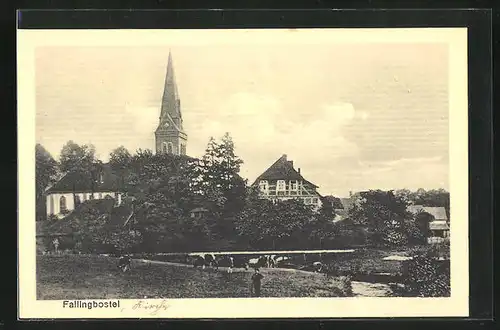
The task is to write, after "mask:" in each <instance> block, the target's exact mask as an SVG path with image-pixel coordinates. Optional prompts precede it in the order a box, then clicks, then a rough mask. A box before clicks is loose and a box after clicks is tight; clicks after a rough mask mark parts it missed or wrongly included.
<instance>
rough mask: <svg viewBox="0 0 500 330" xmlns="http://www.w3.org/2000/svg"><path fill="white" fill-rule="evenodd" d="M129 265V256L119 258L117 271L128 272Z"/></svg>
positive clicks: (130, 260) (130, 261)
mask: <svg viewBox="0 0 500 330" xmlns="http://www.w3.org/2000/svg"><path fill="white" fill-rule="evenodd" d="M131 263H132V259H131V258H130V257H129V256H127V255H125V256H121V257H120V259H118V269H120V270H121V271H122V272H124V273H125V272H126V271H128V270H130V265H131Z"/></svg>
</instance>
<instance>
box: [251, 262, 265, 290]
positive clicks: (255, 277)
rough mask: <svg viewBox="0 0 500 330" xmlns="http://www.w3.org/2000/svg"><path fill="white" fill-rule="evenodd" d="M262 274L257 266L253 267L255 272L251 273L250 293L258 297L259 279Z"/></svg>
mask: <svg viewBox="0 0 500 330" xmlns="http://www.w3.org/2000/svg"><path fill="white" fill-rule="evenodd" d="M262 278H264V276H263V275H262V274H261V273H260V272H259V268H255V273H253V275H252V289H251V290H252V291H251V293H252V295H253V296H254V297H260V284H261V283H260V281H261V280H262Z"/></svg>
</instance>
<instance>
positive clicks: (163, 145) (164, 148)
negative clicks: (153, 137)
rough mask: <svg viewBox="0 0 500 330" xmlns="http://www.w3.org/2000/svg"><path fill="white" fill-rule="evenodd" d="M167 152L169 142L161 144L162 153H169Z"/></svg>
mask: <svg viewBox="0 0 500 330" xmlns="http://www.w3.org/2000/svg"><path fill="white" fill-rule="evenodd" d="M167 151H168V147H167V142H163V143H162V144H161V152H162V153H167Z"/></svg>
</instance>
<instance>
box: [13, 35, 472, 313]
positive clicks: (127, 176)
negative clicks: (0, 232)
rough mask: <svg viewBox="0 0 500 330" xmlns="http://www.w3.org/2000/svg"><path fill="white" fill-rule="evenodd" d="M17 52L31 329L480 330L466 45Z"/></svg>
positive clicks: (437, 40) (29, 40) (89, 39)
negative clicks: (267, 327)
mask: <svg viewBox="0 0 500 330" xmlns="http://www.w3.org/2000/svg"><path fill="white" fill-rule="evenodd" d="M18 34H19V38H20V41H19V43H20V44H19V45H20V46H19V48H18V57H19V59H20V61H19V67H18V70H19V88H20V92H23V93H26V95H28V94H29V97H26V98H24V100H23V101H20V102H19V114H20V122H19V125H20V141H19V149H20V150H21V149H22V152H23V155H25V156H23V157H24V158H23V157H20V164H21V165H20V166H25V167H20V171H22V173H24V174H20V177H23V180H24V181H23V180H21V179H20V197H19V198H20V205H24V207H22V208H23V211H22V212H21V211H20V214H19V228H20V229H19V231H20V233H19V235H20V246H19V251H20V254H19V255H20V259H19V260H20V261H19V263H20V273H22V276H21V275H20V278H19V290H20V295H21V298H22V299H21V302H20V304H21V310H23V308H22V307H23V304H24V310H25V312H26V314H30V315H35V314H36V315H37V317H43V316H47V317H49V314H50V317H51V318H57V317H59V315H61V317H62V316H63V315H64V317H77V315H79V317H84V316H85V317H92V315H96V317H132V316H133V317H139V316H140V317H177V318H178V317H195V316H194V315H196V316H202V317H207V316H208V317H210V316H213V317H217V315H221V313H222V314H224V313H226V314H224V315H226V316H227V317H231V316H232V317H238V315H237V314H238V313H243V315H244V316H245V315H246V316H253V317H255V316H256V315H260V316H265V315H267V316H268V317H271V316H272V317H278V316H286V315H288V316H289V317H290V316H294V314H293V313H296V312H294V310H297V309H301V307H300V306H310V307H309V309H310V313H311V315H313V316H314V315H318V314H319V315H320V316H325V315H327V314H326V313H333V314H332V316H336V317H342V316H344V317H348V316H353V315H355V316H374V315H373V313H379V314H380V315H378V316H414V315H415V314H416V315H415V316H438V314H435V313H439V312H441V313H445V314H443V315H441V314H439V316H446V315H450V316H454V315H460V316H465V315H466V313H467V299H468V296H467V288H468V282H467V281H468V279H467V274H468V265H467V254H466V253H467V225H468V216H467V214H468V213H467V212H468V211H467V89H466V88H467V64H466V63H467V62H466V60H467V49H466V30H465V29H407V30H404V29H364V30H363V29H351V31H346V30H340V29H317V30H312V29H303V30H301V29H297V30H296V29H289V30H285V29H283V30H273V31H270V30H218V31H216V30H205V31H201V30H199V31H197V30H191V31H190V30H178V31H172V30H161V31H134V30H131V31H126V30H122V31H102V30H94V31H92V30H87V31H85V30H82V31H65V30H61V31H48V30H47V31H19V32H18ZM42 35H43V36H44V37H45V38H41V36H42ZM23 42H24V44H23ZM23 45H24V46H23ZM23 47H24V48H23ZM23 64H24V65H23ZM23 107H24V108H23ZM21 109H23V110H21ZM21 113H22V114H21ZM23 119H24V120H23ZM21 120H22V121H21ZM21 127H23V128H21ZM464 129H465V131H464ZM23 131H24V132H25V133H26V134H22V132H23ZM23 182H24V183H25V186H24V185H23ZM21 187H22V188H21ZM23 189H25V190H24V194H23V192H22V190H23ZM21 198H22V199H21ZM23 200H24V201H25V202H23ZM21 237H22V239H21ZM23 267H24V269H25V271H24V272H23V271H22V270H21V269H22V268H23ZM298 298H307V299H305V300H304V299H298ZM363 299H367V300H366V301H367V302H366V303H363ZM23 301H25V302H24V303H23ZM315 301H317V302H318V304H320V303H321V304H323V305H322V307H317V308H316V307H314V306H315V305H314V304H315ZM287 303H290V304H291V307H290V309H288V310H287V307H286V306H287V305H286V304H287ZM44 304H45V305H44ZM221 304H222V305H221ZM247 304H248V306H250V305H251V306H254V307H252V308H248V309H251V311H248V310H246V309H247V308H246V307H245V306H247ZM412 304H413V305H412ZM37 306H38V307H37ZM43 306H47V307H43ZM49 306H52V307H49ZM203 306H207V307H203ZM222 306H226V307H222ZM272 306H275V307H274V308H273V307H272ZM277 306H279V307H277ZM318 306H319V305H318ZM338 306H342V307H338ZM368 306H376V307H373V308H372V309H371V310H370V308H367V307H368ZM405 306H406V307H405ZM411 306H414V307H411ZM206 308H209V309H210V308H212V309H218V311H216V312H209V309H206ZM315 308H316V311H314V310H313V309H315ZM398 308H399V309H401V310H399V311H398ZM187 309H189V311H186V310H187ZM245 310H246V311H245ZM306 312H307V311H304V309H303V308H302V312H301V313H302V314H301V315H305V314H306ZM92 313H94V314H92ZM141 313H142V314H141ZM315 313H316V314H315ZM363 313H364V314H363ZM391 313H392V314H391ZM120 314H126V315H122V316H120ZM296 316H297V315H296Z"/></svg>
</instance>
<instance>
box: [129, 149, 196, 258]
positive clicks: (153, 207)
mask: <svg viewBox="0 0 500 330" xmlns="http://www.w3.org/2000/svg"><path fill="white" fill-rule="evenodd" d="M195 167H196V162H195V161H194V160H193V159H190V158H189V157H185V156H181V157H179V156H174V155H168V154H158V155H154V154H153V153H152V152H150V151H149V150H145V151H143V150H139V151H138V152H137V154H136V155H134V156H133V157H132V158H131V160H130V162H129V165H128V171H127V177H126V180H125V182H126V185H125V190H126V192H127V195H128V198H129V199H130V200H131V201H132V202H131V204H132V207H133V208H134V215H133V224H134V228H136V229H137V230H138V231H140V232H141V234H142V237H143V248H144V249H147V250H149V251H153V250H158V249H160V250H161V249H166V248H169V247H170V248H174V247H175V246H179V244H180V243H181V242H182V241H183V240H184V234H185V233H186V232H188V231H189V230H193V231H196V228H194V227H192V226H191V225H192V221H191V220H190V219H189V211H190V210H191V209H192V208H193V207H195V204H196V203H195V199H196V191H195V189H194V188H193V181H194V179H195V176H196V172H195ZM184 241H185V240H184Z"/></svg>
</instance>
